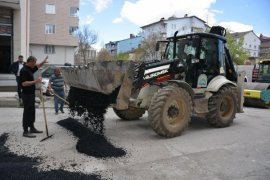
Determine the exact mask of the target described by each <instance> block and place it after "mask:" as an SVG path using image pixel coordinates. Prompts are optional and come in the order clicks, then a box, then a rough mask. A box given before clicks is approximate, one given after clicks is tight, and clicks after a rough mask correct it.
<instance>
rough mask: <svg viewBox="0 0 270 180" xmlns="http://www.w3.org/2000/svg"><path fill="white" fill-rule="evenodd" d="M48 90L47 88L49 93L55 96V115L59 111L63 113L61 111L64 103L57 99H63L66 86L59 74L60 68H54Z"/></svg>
mask: <svg viewBox="0 0 270 180" xmlns="http://www.w3.org/2000/svg"><path fill="white" fill-rule="evenodd" d="M48 88H49V91H51V92H53V93H54V94H55V95H54V110H55V114H56V115H57V114H58V111H59V110H60V111H61V112H62V113H64V110H63V107H64V101H63V100H61V99H60V98H59V97H61V98H62V99H65V89H66V84H65V81H64V78H63V76H62V74H61V71H60V68H56V69H55V70H54V74H53V75H52V76H51V78H50V81H49V87H48ZM59 104H60V108H59Z"/></svg>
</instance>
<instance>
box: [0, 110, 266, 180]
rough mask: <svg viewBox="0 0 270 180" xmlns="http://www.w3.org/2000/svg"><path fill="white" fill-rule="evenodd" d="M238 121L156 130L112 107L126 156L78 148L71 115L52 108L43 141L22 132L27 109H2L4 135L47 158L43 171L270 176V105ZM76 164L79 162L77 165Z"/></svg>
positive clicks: (115, 136)
mask: <svg viewBox="0 0 270 180" xmlns="http://www.w3.org/2000/svg"><path fill="white" fill-rule="evenodd" d="M244 111H245V113H243V114H238V115H237V117H236V119H235V123H234V124H233V125H232V126H231V127H228V128H222V129H216V128H212V127H210V126H208V124H207V123H206V122H205V121H204V120H201V119H195V118H194V119H192V121H191V123H190V126H189V128H188V129H187V131H185V133H183V134H182V135H181V136H180V137H176V138H172V139H165V138H161V137H159V136H158V135H156V134H155V133H154V132H153V131H152V129H151V128H150V126H149V125H148V122H147V116H146V115H145V116H144V117H143V118H142V119H141V120H138V121H131V122H125V121H120V120H119V119H118V118H117V116H116V115H115V114H114V113H113V111H112V109H109V110H108V113H107V114H106V120H105V126H106V131H105V133H106V136H107V137H108V138H109V139H110V141H111V142H112V143H113V144H114V145H115V146H118V147H122V148H124V149H126V151H127V152H128V154H127V155H126V156H125V157H122V158H112V159H106V158H105V159H98V158H95V157H89V156H86V155H84V154H80V153H78V152H77V151H76V142H77V140H76V138H74V137H73V135H72V134H71V133H70V132H69V131H67V130H66V129H64V128H62V127H61V126H59V125H57V124H56V122H57V121H59V120H62V119H65V118H67V117H69V115H68V114H67V113H66V114H60V115H58V116H56V115H54V113H53V109H52V108H47V109H46V114H47V120H48V127H49V133H50V134H53V137H52V138H50V139H47V140H46V141H43V142H39V141H40V140H41V139H42V138H44V137H45V134H42V135H38V137H37V138H36V139H34V140H32V139H31V140H30V139H27V138H23V137H22V128H21V116H22V109H21V108H0V134H2V133H4V132H6V133H9V138H8V140H7V142H6V144H5V146H6V147H8V148H9V150H10V151H11V152H14V153H16V154H18V155H25V156H31V157H37V156H40V157H43V161H42V162H41V164H40V165H39V166H38V168H39V169H41V170H48V169H63V170H66V171H76V172H78V171H79V172H83V173H92V174H101V177H102V178H111V179H117V180H118V179H121V180H126V179H138V180H141V179H150V180H151V179H160V180H164V179H176V180H179V179H200V180H204V179H205V180H209V179H216V180H219V179H220V180H224V179H228V180H232V179H235V180H269V179H270V138H269V137H270V118H269V117H270V110H268V109H255V108H244ZM36 126H37V128H38V129H44V118H43V112H42V109H38V110H37V123H36ZM74 164H75V165H76V166H75V165H74Z"/></svg>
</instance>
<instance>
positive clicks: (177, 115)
mask: <svg viewBox="0 0 270 180" xmlns="http://www.w3.org/2000/svg"><path fill="white" fill-rule="evenodd" d="M192 108H193V106H192V99H191V96H190V94H189V93H188V92H187V91H186V90H185V89H183V88H180V87H175V86H167V87H164V88H162V89H159V91H158V92H157V93H156V94H155V95H154V96H153V98H152V101H151V104H150V107H149V110H148V120H149V123H150V126H151V127H152V129H153V130H154V131H155V132H156V133H157V134H159V135H160V136H164V137H175V136H179V135H180V134H181V133H182V132H183V131H184V130H185V129H186V127H187V126H188V123H189V121H190V119H191V113H192Z"/></svg>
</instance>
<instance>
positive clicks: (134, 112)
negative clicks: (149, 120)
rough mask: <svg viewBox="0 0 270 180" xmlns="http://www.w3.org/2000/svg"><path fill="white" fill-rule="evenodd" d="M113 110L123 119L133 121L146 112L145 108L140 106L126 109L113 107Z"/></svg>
mask: <svg viewBox="0 0 270 180" xmlns="http://www.w3.org/2000/svg"><path fill="white" fill-rule="evenodd" d="M113 111H114V112H115V114H116V115H117V116H118V117H120V118H121V119H122V120H125V121H132V120H137V119H140V118H141V117H142V115H143V114H144V113H145V109H140V108H135V107H129V108H128V109H126V110H117V109H115V108H113Z"/></svg>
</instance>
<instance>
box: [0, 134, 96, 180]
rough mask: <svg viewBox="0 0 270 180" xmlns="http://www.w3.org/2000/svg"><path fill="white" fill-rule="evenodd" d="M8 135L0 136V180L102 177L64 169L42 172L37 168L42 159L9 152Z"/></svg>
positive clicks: (91, 178) (89, 179)
mask: <svg viewBox="0 0 270 180" xmlns="http://www.w3.org/2000/svg"><path fill="white" fill-rule="evenodd" d="M7 139H8V134H7V133H4V134H2V135H1V136H0V179H1V180H5V179H8V180H10V179H48V180H59V179H66V180H68V179H71V180H73V179H87V180H98V179H101V177H100V175H92V174H83V173H80V172H69V171H65V170H62V169H58V170H50V171H40V170H38V168H37V167H36V166H37V165H38V164H40V161H42V158H39V157H37V158H30V157H25V156H19V155H16V154H14V153H12V152H10V151H9V149H8V147H6V146H5V143H6V141H7Z"/></svg>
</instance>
